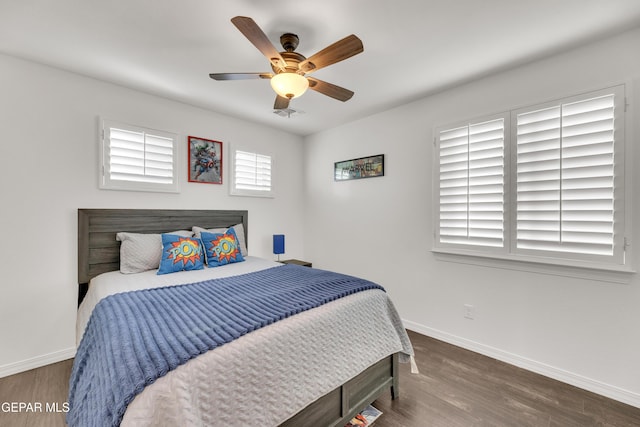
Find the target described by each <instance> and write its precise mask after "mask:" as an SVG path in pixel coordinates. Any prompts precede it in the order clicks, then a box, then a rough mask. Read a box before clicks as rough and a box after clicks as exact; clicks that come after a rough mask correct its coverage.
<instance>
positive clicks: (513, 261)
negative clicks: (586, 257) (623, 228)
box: [431, 248, 636, 284]
mask: <svg viewBox="0 0 640 427" xmlns="http://www.w3.org/2000/svg"><path fill="white" fill-rule="evenodd" d="M431 252H432V253H433V254H434V257H435V259H436V260H438V261H445V262H454V263H460V264H469V265H478V266H483V267H492V268H501V269H506V270H517V271H527V272H530V273H538V274H547V275H552V276H564V277H574V278H580V279H586V280H595V281H599V282H611V283H622V284H628V283H630V281H631V275H633V274H635V273H636V271H635V270H634V269H632V268H630V267H629V266H624V265H605V264H594V263H586V262H585V263H580V262H571V261H568V260H554V259H548V258H540V259H536V258H533V257H527V258H526V259H522V257H517V256H501V255H495V254H491V255H489V254H487V255H481V254H478V253H468V252H465V251H459V250H449V249H441V248H434V249H432V250H431Z"/></svg>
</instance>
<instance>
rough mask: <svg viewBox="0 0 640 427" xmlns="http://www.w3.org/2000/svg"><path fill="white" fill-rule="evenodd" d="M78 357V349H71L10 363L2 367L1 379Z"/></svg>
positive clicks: (0, 370) (0, 368)
mask: <svg viewBox="0 0 640 427" xmlns="http://www.w3.org/2000/svg"><path fill="white" fill-rule="evenodd" d="M75 355H76V348H75V347H71V348H67V349H65V350H60V351H55V352H53V353H49V354H43V355H42V356H37V357H33V358H31V359H27V360H21V361H20V362H15V363H9V364H8V365H2V366H0V378H4V377H8V376H9V375H13V374H19V373H20V372H25V371H28V370H30V369H35V368H40V367H42V366H46V365H50V364H52V363H57V362H61V361H63V360H67V359H71V358H72V357H74V356H75Z"/></svg>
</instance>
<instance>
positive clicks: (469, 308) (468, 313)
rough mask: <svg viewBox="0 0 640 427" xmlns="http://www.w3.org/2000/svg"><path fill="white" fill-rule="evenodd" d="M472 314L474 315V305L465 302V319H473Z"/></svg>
mask: <svg viewBox="0 0 640 427" xmlns="http://www.w3.org/2000/svg"><path fill="white" fill-rule="evenodd" d="M474 315H475V307H474V306H472V305H471V304H465V305H464V317H465V318H466V319H471V320H473V317H474Z"/></svg>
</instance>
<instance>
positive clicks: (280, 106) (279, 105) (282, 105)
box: [273, 95, 289, 110]
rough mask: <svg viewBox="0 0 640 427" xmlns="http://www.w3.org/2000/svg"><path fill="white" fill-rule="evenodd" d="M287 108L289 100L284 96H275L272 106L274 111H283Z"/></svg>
mask: <svg viewBox="0 0 640 427" xmlns="http://www.w3.org/2000/svg"><path fill="white" fill-rule="evenodd" d="M286 108H289V98H285V97H284V96H280V95H277V96H276V102H275V103H274V104H273V109H274V110H284V109H286Z"/></svg>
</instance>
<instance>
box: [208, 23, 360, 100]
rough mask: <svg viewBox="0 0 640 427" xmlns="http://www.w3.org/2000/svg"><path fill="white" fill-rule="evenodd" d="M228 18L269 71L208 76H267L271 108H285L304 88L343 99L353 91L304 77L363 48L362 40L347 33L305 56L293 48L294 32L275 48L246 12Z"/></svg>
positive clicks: (225, 77)
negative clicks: (280, 49) (264, 60)
mask: <svg viewBox="0 0 640 427" xmlns="http://www.w3.org/2000/svg"><path fill="white" fill-rule="evenodd" d="M231 22H232V23H233V25H235V26H236V27H237V28H238V30H240V32H241V33H242V34H244V36H245V37H246V38H247V39H249V41H250V42H251V43H252V44H253V45H254V46H255V47H257V48H258V50H259V51H260V52H262V54H263V55H264V56H266V57H267V59H268V60H269V62H270V63H271V69H272V70H273V72H271V73H270V72H265V73H211V74H209V77H211V78H212V79H214V80H247V79H270V80H271V87H272V88H273V90H274V91H275V92H276V94H277V96H276V101H275V103H274V105H273V108H274V109H275V110H283V109H287V108H289V101H290V100H291V99H293V98H297V97H298V96H300V95H302V94H303V93H304V92H305V91H306V90H307V88H309V89H312V90H315V91H316V92H319V93H321V94H323V95H326V96H329V97H331V98H334V99H337V100H339V101H343V102H344V101H348V100H349V99H351V97H352V96H353V92H352V91H350V90H348V89H345V88H343V87H340V86H336V85H334V84H331V83H327V82H325V81H322V80H318V79H316V78H313V77H308V75H309V74H311V73H313V72H315V71H318V70H319V69H321V68H324V67H327V66H329V65H332V64H335V63H336V62H340V61H343V60H345V59H347V58H350V57H352V56H354V55H357V54H359V53H360V52H362V51H364V47H363V46H362V41H361V40H360V39H359V38H358V37H356V36H355V35H353V34H351V35H350V36H347V37H345V38H343V39H342V40H339V41H337V42H335V43H334V44H332V45H330V46H327V47H326V48H324V49H322V50H321V51H319V52H318V53H316V54H314V55H312V56H311V57H309V58H305V57H304V56H303V55H301V54H299V53H298V52H295V50H296V48H297V47H298V42H299V39H298V36H297V35H295V34H291V33H286V34H283V35H282V36H281V37H280V43H281V44H282V47H283V48H284V52H278V50H277V49H276V48H275V47H274V46H273V44H271V42H270V41H269V39H268V38H267V36H266V34H265V33H264V32H263V31H262V30H261V29H260V27H259V26H258V24H256V23H255V21H254V20H253V19H251V18H249V17H246V16H236V17H235V18H232V19H231Z"/></svg>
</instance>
